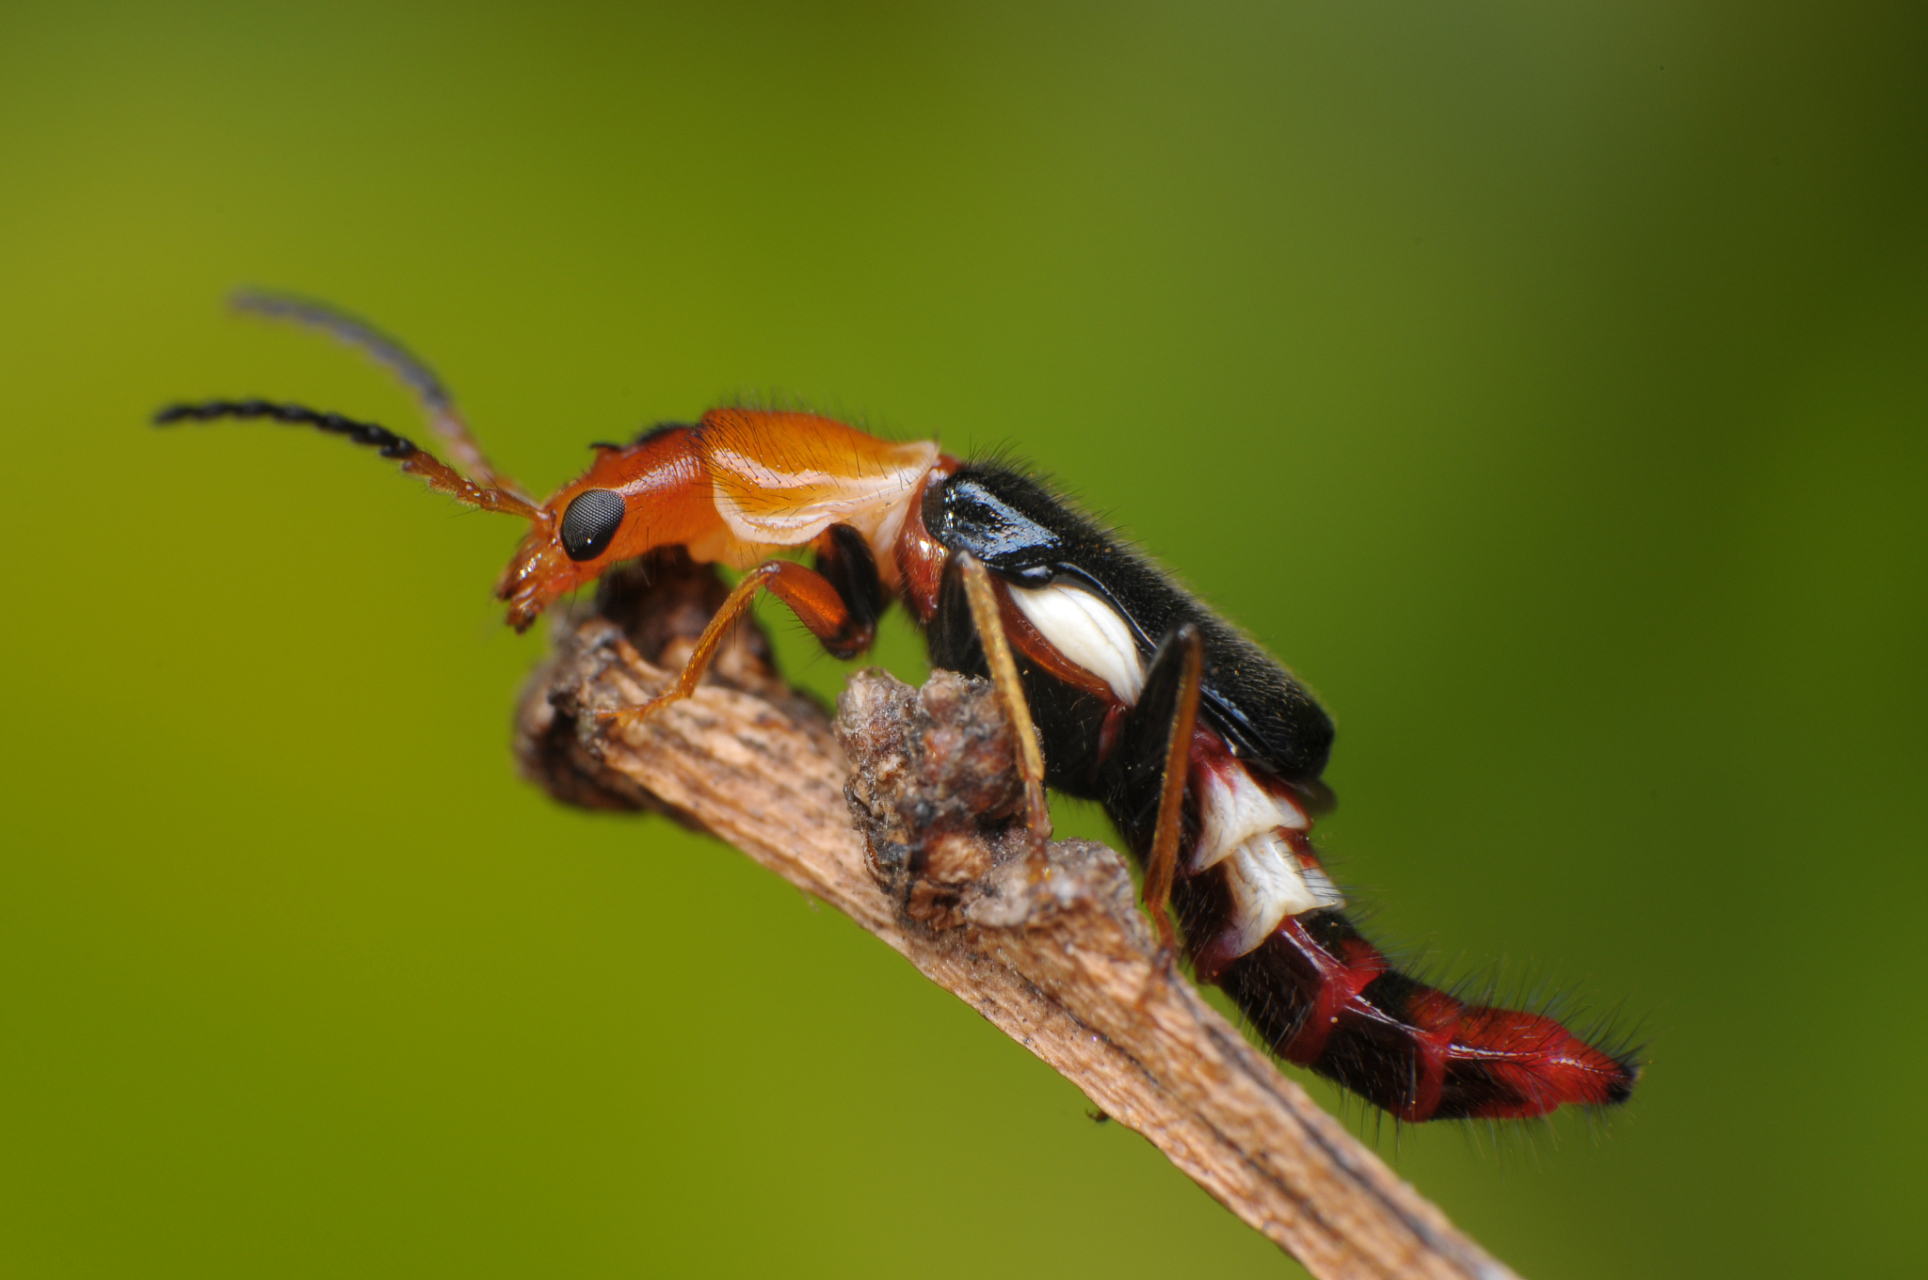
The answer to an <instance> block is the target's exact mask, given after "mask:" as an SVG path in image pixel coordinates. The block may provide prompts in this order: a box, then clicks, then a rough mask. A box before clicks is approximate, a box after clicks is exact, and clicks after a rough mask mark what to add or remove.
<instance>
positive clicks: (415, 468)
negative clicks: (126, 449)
mask: <svg viewBox="0 0 1928 1280" xmlns="http://www.w3.org/2000/svg"><path fill="white" fill-rule="evenodd" d="M225 418H240V419H244V420H246V419H266V420H268V421H270V422H281V423H287V424H288V425H290V426H301V427H314V428H315V429H316V430H319V431H326V432H328V433H329V434H330V435H337V436H346V437H348V439H350V440H352V441H354V442H355V443H356V444H359V445H366V446H368V447H369V448H371V449H374V450H376V451H377V452H379V453H380V454H381V455H382V457H384V458H393V459H394V460H395V461H397V462H399V463H401V464H402V470H403V471H405V472H407V473H408V474H410V475H413V476H420V477H421V478H422V479H423V480H425V481H427V482H428V487H429V488H431V489H434V490H435V491H437V492H438V493H446V494H448V495H449V496H450V497H451V498H454V499H455V500H456V501H457V502H463V503H467V504H468V505H469V506H471V507H479V508H480V509H482V510H483V511H501V512H504V513H505V514H508V515H516V516H521V517H523V518H524V519H525V520H533V519H535V518H536V516H537V515H539V514H540V513H539V512H538V510H537V509H536V507H535V505H534V504H533V503H531V502H529V501H528V500H527V499H526V498H524V497H522V496H521V495H520V494H517V493H513V492H510V491H509V490H506V489H501V488H496V487H493V486H490V487H484V486H482V485H478V484H476V483H475V482H473V481H471V480H469V479H468V478H467V477H465V476H463V475H462V474H461V473H460V472H458V471H456V470H455V468H453V467H451V466H449V465H448V464H447V463H446V462H443V461H442V460H441V459H440V458H438V457H436V456H435V455H434V454H432V453H430V452H429V451H428V450H426V449H424V448H422V447H421V446H420V445H418V444H416V443H415V442H414V441H413V440H410V439H409V438H408V437H407V436H398V435H396V434H395V433H394V432H393V431H390V430H389V429H388V428H387V427H384V426H380V425H378V424H376V423H373V422H357V421H355V420H354V419H353V418H345V417H343V416H342V415H341V414H339V413H324V412H322V411H321V410H319V409H310V408H308V407H306V406H305V405H298V404H279V403H276V402H275V401H272V400H206V401H203V402H201V403H200V404H171V405H169V406H167V407H166V408H165V409H162V410H161V411H160V412H159V413H157V414H155V415H154V425H155V426H157V427H166V426H172V425H173V424H175V423H179V422H216V421H220V420H222V419H225Z"/></svg>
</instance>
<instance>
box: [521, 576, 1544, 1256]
mask: <svg viewBox="0 0 1928 1280" xmlns="http://www.w3.org/2000/svg"><path fill="white" fill-rule="evenodd" d="M722 591H723V589H722V586H721V584H720V583H718V582H717V580H716V578H715V576H714V575H713V574H712V573H710V572H709V571H708V570H707V569H700V568H698V567H696V566H693V565H691V564H690V563H689V562H688V561H687V560H685V559H682V558H680V556H668V557H664V558H661V559H659V560H658V561H656V562H654V563H652V564H651V565H649V566H647V567H639V568H633V569H630V570H626V571H623V572H620V573H617V574H612V575H609V576H608V577H607V578H605V580H604V587H603V590H602V594H601V596H600V598H599V599H598V602H597V605H596V607H595V609H594V610H584V611H581V612H579V613H578V614H576V615H575V616H573V617H569V618H565V619H563V620H562V621H560V622H559V623H558V624H557V626H556V632H555V639H556V654H555V656H554V657H553V658H552V659H551V660H550V661H549V662H548V663H547V664H546V665H545V666H544V667H543V668H541V669H540V670H539V671H538V672H537V673H536V674H535V676H534V678H533V679H532V681H531V683H530V686H529V688H528V690H527V692H526V694H525V696H524V699H523V703H522V708H521V712H520V717H519V721H518V744H517V749H518V753H519V755H520V757H521V759H522V762H523V766H524V768H525V770H526V771H527V772H528V773H529V774H530V775H531V776H532V777H534V778H535V779H536V780H538V781H539V782H541V783H542V784H543V785H544V786H545V787H547V788H548V789H549V791H550V792H551V793H552V794H554V795H555V796H557V797H558V798H560V799H563V800H566V801H569V802H571V803H575V804H583V805H589V806H593V807H599V808H647V809H654V810H657V811H660V812H665V813H668V814H670V815H671V816H673V817H675V818H676V819H678V820H679V821H682V822H684V823H687V824H688V825H691V826H694V827H697V828H700V829H702V830H706V831H709V832H712V833H714V834H715V835H717V836H718V837H720V838H721V839H723V840H726V841H728V842H729V843H731V844H733V845H735V846H736V847H737V848H739V849H741V850H742V851H743V852H744V853H747V854H748V855H750V857H752V858H754V859H756V860H757V861H758V862H760V863H762V864H763V865H764V866H766V867H768V868H770V869H771V870H772V871H775V872H777V873H778V874H779V875H782V876H783V877H784V878H786V879H788V880H789V881H790V882H791V883H793V884H795V885H797V886H798V887H799V888H801V889H804V890H806V891H808V892H809V893H812V894H814V895H816V896H817V897H819V898H821V899H823V900H824V901H825V902H828V903H830V904H831V905H832V906H834V907H836V908H837V909H838V910H840V911H842V912H844V913H845V914H846V915H848V916H849V917H850V918H851V919H853V920H855V921H856V922H857V923H858V924H860V925H862V926H863V927H864V928H865V929H867V930H869V931H870V932H871V933H874V934H876V935H877V936H878V937H879V938H882V939H883V940H884V941H885V942H886V943H888V944H889V945H890V946H892V947H894V948H896V949H897V950H898V951H899V952H901V953H902V954H903V955H904V956H905V957H906V958H907V959H909V960H910V961H911V963H913V964H915V965H916V966H917V967H918V969H920V970H921V971H922V972H923V973H924V974H925V976H927V977H929V978H930V979H931V980H932V981H934V982H936V983H938V984H939V985H940V986H942V987H944V988H945V989H946V990H948V991H950V992H951V993H953V994H954V995H956V996H958V997H959V998H960V999H962V1000H965V1001H966V1002H968V1003H969V1004H970V1005H971V1006H972V1007H974V1008H976V1009H977V1010H978V1011H979V1012H980V1013H982V1014H983V1015H984V1016H985V1018H987V1019H988V1020H989V1021H991V1022H992V1023H994V1024H995V1025H996V1026H998V1027H999V1028H1000V1029H1001V1030H1003V1031H1004V1032H1005V1034H1007V1035H1009V1036H1011V1037H1012V1038H1013V1039H1015V1040H1017V1041H1018V1042H1019V1043H1021V1044H1023V1045H1024V1046H1025V1047H1026V1048H1028V1049H1030V1050H1031V1051H1032V1052H1033V1053H1035V1054H1037V1056H1038V1057H1040V1058H1042V1059H1044V1061H1045V1062H1047V1063H1049V1064H1050V1065H1051V1066H1052V1067H1053V1068H1054V1069H1055V1070H1057V1071H1058V1072H1059V1073H1061V1074H1062V1075H1064V1076H1065V1078H1066V1079H1068V1080H1070V1081H1072V1082H1073V1083H1074V1084H1076V1085H1077V1086H1078V1087H1079V1088H1080V1089H1082V1090H1084V1092H1085V1094H1086V1095H1087V1096H1088V1097H1090V1098H1091V1100H1092V1101H1093V1102H1095V1103H1096V1104H1097V1105H1098V1106H1099V1107H1100V1108H1102V1109H1103V1110H1104V1111H1105V1112H1106V1113H1107V1114H1109V1115H1110V1116H1111V1117H1113V1118H1114V1119H1116V1120H1118V1121H1119V1122H1120V1123H1122V1124H1125V1125H1128V1126H1130V1127H1131V1128H1133V1129H1135V1130H1137V1131H1138V1132H1139V1133H1142V1134H1143V1135H1145V1137H1147V1138H1149V1139H1150V1140H1151V1141H1152V1142H1153V1143H1155V1144H1156V1145H1157V1146H1158V1148H1159V1149H1160V1150H1161V1151H1163V1152H1164V1153H1165V1154H1166V1156H1168V1157H1169V1158H1170V1159H1171V1161H1172V1163H1173V1164H1176V1165H1177V1166H1178V1167H1179V1168H1180V1169H1182V1170H1184V1171H1185V1173H1187V1174H1188V1175H1190V1176H1191V1177H1192V1178H1193V1179H1195V1180H1196V1181H1197V1182H1198V1183H1199V1185H1200V1186H1202V1187H1204V1188H1205V1189H1206V1190H1207V1191H1209V1192H1210V1193H1211V1194H1212V1195H1213V1196H1215V1197H1217V1199H1218V1200H1219V1201H1220V1202H1221V1203H1223V1204H1224V1205H1225V1206H1226V1207H1227V1208H1229V1209H1231V1210H1232V1211H1233V1212H1234V1213H1236V1214H1238V1216H1239V1217H1241V1218H1243V1219H1244V1220H1245V1221H1246V1222H1248V1223H1250V1224H1251V1225H1252V1226H1254V1227H1256V1228H1258V1229H1259V1230H1260V1231H1262V1232H1264V1233H1265V1234H1266V1235H1267V1236H1268V1237H1269V1238H1270V1239H1272V1240H1273V1241H1274V1242H1275V1243H1277V1244H1278V1245H1279V1246H1280V1247H1281V1248H1283V1249H1285V1250H1286V1251H1287V1252H1289V1253H1291V1254H1292V1255H1293V1256H1294V1257H1295V1258H1297V1259H1298V1260H1299V1261H1300V1262H1302V1263H1303V1264H1304V1265H1305V1266H1306V1268H1307V1269H1308V1270H1310V1271H1311V1272H1312V1273H1313V1274H1314V1275H1317V1276H1321V1277H1348V1278H1350V1277H1391V1276H1398V1277H1409V1276H1423V1277H1473V1276H1477V1277H1481V1278H1482V1280H1500V1278H1503V1277H1507V1276H1510V1275H1511V1274H1512V1273H1511V1272H1510V1271H1508V1270H1507V1269H1506V1268H1505V1267H1504V1266H1502V1265H1501V1264H1499V1263H1498V1262H1495V1261H1494V1260H1493V1259H1491V1258H1490V1257H1488V1256H1487V1255H1486V1254H1485V1253H1484V1252H1483V1251H1481V1249H1480V1248H1479V1246H1478V1245H1476V1244H1474V1243H1473V1242H1472V1241H1470V1240H1468V1239H1467V1238H1466V1237H1465V1236H1463V1235H1461V1234H1460V1233H1459V1232H1458V1231H1457V1230H1456V1229H1455V1228H1454V1227H1453V1225H1452V1224H1451V1223H1449V1222H1448V1221H1447V1220H1446V1218H1445V1216H1444V1215H1443V1214H1441V1213H1440V1212H1439V1210H1437V1209H1435V1208H1434V1207H1433V1206H1432V1205H1431V1204H1429V1203H1427V1202H1426V1201H1425V1200H1424V1199H1422V1198H1421V1197H1420V1196H1419V1194H1418V1193H1417V1192H1415V1191H1414V1190H1413V1189H1412V1188H1411V1187H1410V1186H1409V1185H1407V1184H1406V1183H1404V1182H1402V1181H1400V1180H1399V1179H1398V1178H1397V1177H1395V1176H1394V1175H1393V1174H1392V1173H1391V1172H1390V1171H1389V1170H1388V1169H1387V1168H1386V1166H1385V1165H1384V1164H1383V1163H1382V1162H1381V1161H1380V1160H1379V1159H1378V1157H1377V1156H1375V1155H1374V1154H1373V1153H1372V1152H1371V1151H1369V1150H1368V1149H1366V1147H1364V1146H1363V1145H1362V1144H1361V1143H1359V1142H1358V1141H1357V1140H1356V1139H1354V1138H1353V1137H1352V1136H1351V1135H1350V1134H1348V1133H1347V1132H1346V1131H1345V1130H1344V1129H1343V1128H1341V1127H1340V1125H1339V1124H1338V1123H1337V1122H1336V1121H1334V1120H1333V1119H1332V1118H1331V1117H1330V1116H1328V1115H1327V1114H1326V1113H1325V1112H1323V1111H1322V1110H1320V1109H1319V1108H1318V1107H1317V1106H1316V1105H1315V1104H1314V1103H1313V1102H1312V1100H1311V1099H1310V1098H1309V1097H1307V1096H1306V1094H1305V1093H1304V1091H1303V1090H1301V1089H1300V1088H1299V1087H1298V1086H1297V1085H1296V1084H1294V1083H1293V1082H1291V1081H1290V1080H1287V1079H1285V1078H1284V1077H1283V1076H1281V1075H1280V1074H1279V1073H1278V1071H1277V1070H1276V1069H1275V1068H1274V1067H1273V1065H1272V1063H1271V1062H1270V1061H1269V1060H1268V1059H1267V1058H1266V1057H1265V1055H1263V1054H1262V1053H1260V1052H1258V1051H1256V1050H1255V1049H1253V1048H1252V1047H1251V1046H1250V1045H1248V1044H1247V1043H1246V1042H1245V1041H1244V1039H1243V1038H1242V1037H1241V1036H1240V1035H1239V1034H1238V1032H1237V1031H1236V1030H1235V1029H1234V1028H1233V1027H1231V1026H1230V1025H1229V1024H1228V1023H1227V1022H1226V1021H1225V1020H1224V1019H1223V1018H1222V1017H1220V1016H1219V1014H1218V1013H1217V1012H1216V1011H1214V1010H1213V1009H1212V1008H1211V1007H1210V1006H1209V1005H1207V1004H1206V1003H1205V1002H1204V1001H1203V1000H1201V999H1200V998H1199V996H1198V993H1197V992H1196V991H1194V990H1193V989H1192V987H1191V986H1190V985H1189V984H1188V983H1187V982H1186V981H1185V979H1184V978H1183V977H1182V976H1181V975H1178V974H1176V973H1170V972H1166V971H1163V970H1161V969H1160V968H1159V966H1158V963H1157V960H1156V957H1155V952H1156V948H1155V945H1154V943H1153V940H1152V938H1151V934H1150V931H1149V930H1148V929H1147V928H1146V926H1145V923H1144V921H1143V918H1142V917H1141V916H1140V915H1139V913H1138V911H1137V910H1136V908H1135V906H1134V903H1133V894H1132V885H1131V878H1130V875H1129V874H1128V872H1127V871H1126V869H1125V866H1124V863H1123V861H1122V860H1121V859H1120V858H1119V856H1118V855H1117V854H1115V853H1113V852H1112V851H1111V850H1109V849H1107V848H1105V847H1104V846H1102V845H1098V844H1093V843H1091V842H1089V841H1065V842H1062V843H1057V844H1052V845H1049V846H1047V847H1046V848H1045V850H1043V854H1044V857H1043V859H1042V860H1040V859H1039V858H1037V857H1036V854H1037V853H1038V851H1037V850H1036V849H1035V847H1034V846H1033V845H1032V843H1031V840H1030V837H1029V835H1028V831H1027V829H1026V828H1025V825H1024V823H1023V820H1022V819H1023V811H1024V810H1023V794H1022V787H1021V784H1020V783H1019V782H1018V780H1017V778H1016V776H1015V772H1014V770H1013V769H1012V767H1011V760H1012V752H1011V738H1010V736H1009V729H1008V726H1007V725H1006V723H1005V720H1004V717H1003V715H1002V713H1001V710H1000V708H999V706H998V704H997V701H996V699H995V697H994V696H993V695H992V694H991V692H990V690H989V687H988V686H987V685H986V684H985V683H984V682H982V681H976V680H969V679H965V678H963V677H959V676H956V675H952V674H950V673H945V672H939V673H937V674H935V675H933V676H932V678H931V681H930V682H929V683H928V684H926V685H925V687H924V689H923V690H922V691H916V690H912V689H910V688H908V687H907V686H905V685H903V684H900V683H899V682H897V681H896V680H894V679H892V678H891V677H890V676H888V675H885V674H882V673H880V672H865V673H863V674H861V675H859V676H858V677H857V678H856V679H855V680H853V681H852V683H851V686H850V688H849V689H848V690H847V691H846V693H845V694H844V696H843V698H842V699H840V702H839V712H840V718H839V721H838V723H837V724H836V725H835V726H833V725H832V723H831V722H830V720H829V719H828V718H827V717H826V716H825V715H824V713H823V711H822V710H821V709H820V708H819V707H818V706H817V705H816V704H815V703H814V702H813V701H811V700H810V699H809V698H807V697H804V696H803V695H800V694H798V693H796V692H795V691H793V690H792V689H790V688H789V687H788V686H787V685H785V684H784V683H783V682H782V680H780V679H779V678H778V677H777V676H776V674H775V672H774V669H773V668H772V666H771V664H770V655H769V650H768V646H767V643H766V642H765V641H764V639H763V637H762V635H761V633H759V632H757V631H756V630H755V629H754V628H753V627H748V626H746V627H743V628H739V630H738V632H737V633H736V635H735V637H734V638H733V639H732V640H731V641H730V642H729V644H728V645H727V646H726V648H725V650H724V651H723V653H722V654H721V655H720V657H719V659H718V661H717V664H716V666H715V667H714V668H713V679H712V680H711V682H709V683H706V684H705V685H703V686H702V687H701V688H700V689H699V690H698V691H697V693H696V695H695V696H694V697H692V698H691V699H689V700H688V701H686V702H683V703H679V704H676V705H674V706H672V707H670V708H668V709H666V710H665V711H663V712H662V713H660V714H659V715H657V716H655V717H653V718H652V719H650V720H649V721H647V722H645V723H643V724H641V725H636V726H623V727H612V726H607V725H605V724H603V723H599V721H598V718H597V716H596V714H595V713H596V712H597V711H599V710H608V709H614V708H617V707H622V706H630V705H634V704H636V703H639V702H641V701H643V700H644V699H646V698H647V697H648V696H649V695H651V694H652V693H655V692H657V691H659V690H660V689H661V688H662V687H664V685H666V684H667V682H668V680H669V678H670V674H671V673H672V672H673V671H674V670H675V669H676V668H677V666H678V665H679V664H680V663H681V661H682V655H683V654H684V653H686V652H687V647H688V644H689V642H690V640H691V639H692V638H693V637H694V636H695V635H696V634H697V633H698V632H700V631H701V629H702V626H703V624H704V622H705V621H707V619H708V617H709V615H710V612H711V611H713V610H714V608H715V606H716V604H717V603H718V602H719V601H720V600H721V597H722ZM839 738H841V743H840V741H839ZM853 765H854V768H853ZM853 812H854V813H855V814H856V816H857V819H858V821H857V822H856V824H854V825H853V823H852V814H853ZM1041 871H1042V873H1043V874H1040V872H1041Z"/></svg>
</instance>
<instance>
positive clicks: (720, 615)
mask: <svg viewBox="0 0 1928 1280" xmlns="http://www.w3.org/2000/svg"><path fill="white" fill-rule="evenodd" d="M766 590H767V591H768V592H769V593H770V594H771V595H773V596H775V597H776V598H777V599H779V600H781V601H783V603H784V604H786V605H788V606H789V607H790V611H791V612H792V613H795V614H796V615H797V620H798V621H800V622H802V623H803V625H804V626H806V627H808V628H809V629H810V633H811V634H812V635H814V636H816V637H817V639H819V640H821V641H822V642H823V645H824V647H825V648H826V649H829V650H830V651H831V652H832V653H833V654H840V655H842V656H849V655H851V654H854V653H856V652H858V651H860V650H861V649H862V647H863V645H862V644H858V643H855V642H856V641H857V640H858V639H859V638H860V637H861V638H863V639H864V643H868V639H867V637H868V635H869V634H870V633H871V632H872V631H873V630H874V629H875V622H874V620H863V621H860V620H859V619H858V618H856V617H855V616H854V615H853V614H852V612H851V609H850V607H849V606H848V605H846V604H845V603H844V600H843V597H842V596H841V595H839V594H838V591H837V588H836V587H835V586H833V585H832V584H831V582H830V580H829V579H827V578H825V577H824V576H823V575H822V574H820V573H817V572H815V571H813V570H811V569H807V568H805V567H804V566H803V565H800V564H798V563H796V562H795V561H793V560H765V561H764V562H763V563H762V564H760V565H758V566H757V567H756V568H754V569H752V570H750V571H749V572H748V573H746V574H744V575H743V580H742V581H741V582H739V583H737V584H736V588H735V590H733V591H731V592H730V594H729V595H728V596H727V597H725V598H724V600H723V604H722V607H720V608H719V609H717V611H716V616H715V617H713V618H711V619H710V624H709V625H708V626H707V627H704V628H703V634H702V635H700V636H698V637H697V639H696V647H695V649H694V650H692V651H691V653H690V656H689V661H688V662H686V663H684V664H683V670H682V672H681V673H679V674H678V675H677V677H676V681H675V683H674V684H672V685H670V687H669V688H668V689H666V690H664V691H663V692H662V693H659V694H657V695H656V696H655V697H654V698H651V699H650V700H649V701H648V702H645V703H643V704H641V705H640V706H634V707H625V708H623V709H622V710H620V711H605V712H601V713H599V714H598V716H597V718H598V719H601V720H614V721H616V722H618V723H620V724H626V725H627V724H637V723H640V722H641V721H644V720H647V719H648V718H649V717H650V716H653V715H655V714H656V713H657V712H658V711H661V710H662V709H663V708H664V707H666V706H668V705H669V704H670V703H672V702H680V701H682V700H683V699H684V698H687V697H689V696H690V695H691V694H692V693H694V692H696V686H697V685H698V684H699V683H700V682H701V681H702V679H703V673H704V672H705V671H707V670H709V668H710V663H711V662H713V661H715V659H716V651H717V648H718V647H719V646H720V645H721V644H722V643H723V637H724V636H725V635H727V634H728V633H729V630H730V627H731V626H732V625H733V624H734V623H735V622H736V621H737V619H739V618H741V617H742V616H743V614H744V613H745V612H747V611H748V610H749V608H750V605H751V604H752V603H753V602H754V601H755V600H756V595H757V592H759V591H766Z"/></svg>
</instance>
